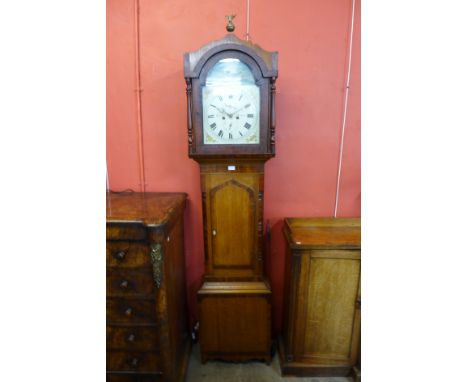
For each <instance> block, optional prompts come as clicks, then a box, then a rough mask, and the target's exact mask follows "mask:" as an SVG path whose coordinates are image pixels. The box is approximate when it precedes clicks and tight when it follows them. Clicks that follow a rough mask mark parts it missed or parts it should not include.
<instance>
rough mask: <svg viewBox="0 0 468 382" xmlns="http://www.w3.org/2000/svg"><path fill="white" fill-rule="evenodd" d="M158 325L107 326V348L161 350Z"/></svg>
mask: <svg viewBox="0 0 468 382" xmlns="http://www.w3.org/2000/svg"><path fill="white" fill-rule="evenodd" d="M157 334H158V332H157V328H156V327H138V326H137V327H132V326H107V327H106V340H107V349H122V348H125V349H127V350H159V348H158V345H157Z"/></svg>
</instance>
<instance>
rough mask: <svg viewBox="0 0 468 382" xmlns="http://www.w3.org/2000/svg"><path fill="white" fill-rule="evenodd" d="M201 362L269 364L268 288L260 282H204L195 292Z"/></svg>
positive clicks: (269, 302)
mask: <svg viewBox="0 0 468 382" xmlns="http://www.w3.org/2000/svg"><path fill="white" fill-rule="evenodd" d="M198 309H199V314H200V352H201V358H202V362H203V363H204V362H206V361H207V360H215V359H217V360H224V361H231V362H242V361H248V360H263V361H265V362H267V363H270V362H271V288H270V285H269V284H268V282H266V281H264V280H262V281H223V282H214V281H205V282H204V283H203V285H202V287H201V288H200V290H199V291H198Z"/></svg>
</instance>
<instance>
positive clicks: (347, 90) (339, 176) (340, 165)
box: [333, 0, 355, 218]
mask: <svg viewBox="0 0 468 382" xmlns="http://www.w3.org/2000/svg"><path fill="white" fill-rule="evenodd" d="M352 1H353V4H352V12H351V30H350V33H349V52H348V73H347V76H346V88H345V101H344V110H343V124H342V126H341V142H340V159H339V162H338V176H337V180H336V194H335V195H336V196H335V210H334V212H333V217H335V218H336V215H337V212H338V200H339V196H340V184H341V167H342V164H343V143H344V134H345V128H346V118H347V115H348V96H349V81H350V77H351V60H352V53H353V33H354V9H355V0H352Z"/></svg>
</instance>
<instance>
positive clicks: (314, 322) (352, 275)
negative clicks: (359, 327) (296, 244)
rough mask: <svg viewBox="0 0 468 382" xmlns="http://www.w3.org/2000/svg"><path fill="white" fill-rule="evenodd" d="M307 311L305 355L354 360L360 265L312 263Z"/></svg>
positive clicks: (327, 261) (322, 260) (332, 260)
mask: <svg viewBox="0 0 468 382" xmlns="http://www.w3.org/2000/svg"><path fill="white" fill-rule="evenodd" d="M308 263H309V267H305V268H306V269H307V268H308V275H307V277H308V280H309V282H308V283H307V285H308V288H307V292H306V294H307V301H308V303H307V307H306V317H307V319H306V322H305V331H304V333H305V338H304V350H303V354H304V355H305V356H306V357H316V358H318V359H320V358H322V359H324V358H326V359H328V360H348V359H350V358H351V357H352V355H351V353H352V348H353V342H354V341H355V337H356V335H358V334H357V333H356V332H355V330H354V320H355V315H356V298H357V295H358V289H359V277H360V262H359V261H358V260H353V259H339V258H316V257H310V258H309V259H308Z"/></svg>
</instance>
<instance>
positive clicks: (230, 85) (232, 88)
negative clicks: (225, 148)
mask: <svg viewBox="0 0 468 382" xmlns="http://www.w3.org/2000/svg"><path fill="white" fill-rule="evenodd" d="M202 101H203V143H204V144H208V145H209V144H215V145H223V144H224V145H225V144H228V145H245V144H258V143H259V142H260V126H259V125H260V123H259V122H260V118H259V114H260V113H259V112H260V90H259V87H258V86H257V85H255V79H254V76H253V74H252V72H251V71H250V69H249V67H248V66H247V65H246V64H244V63H243V62H242V61H240V60H239V59H237V58H224V59H222V60H219V61H218V62H217V63H216V64H215V65H214V66H213V67H212V68H211V70H210V72H209V73H208V76H207V78H206V84H205V86H203V89H202Z"/></svg>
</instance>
